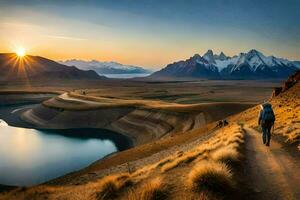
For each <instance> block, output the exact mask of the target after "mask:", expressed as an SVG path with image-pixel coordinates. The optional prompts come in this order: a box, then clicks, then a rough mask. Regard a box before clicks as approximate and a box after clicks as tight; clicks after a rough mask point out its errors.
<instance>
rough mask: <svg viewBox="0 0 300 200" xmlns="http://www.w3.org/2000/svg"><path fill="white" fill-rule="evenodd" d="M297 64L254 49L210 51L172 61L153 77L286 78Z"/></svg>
mask: <svg viewBox="0 0 300 200" xmlns="http://www.w3.org/2000/svg"><path fill="white" fill-rule="evenodd" d="M297 64H299V62H295V61H289V60H287V59H283V58H276V57H274V56H265V55H263V54H262V53H261V52H259V51H257V50H254V49H252V50H250V51H249V52H247V53H240V54H239V55H237V56H233V57H229V56H226V55H225V54H224V53H223V52H221V53H220V54H219V55H216V54H214V53H213V51H212V50H208V51H207V52H206V53H205V54H204V55H203V57H201V56H200V55H198V54H196V55H195V56H193V57H191V58H190V59H187V60H185V61H179V62H175V63H173V64H169V65H167V66H166V67H165V68H163V69H162V70H160V71H158V72H156V73H154V74H152V75H151V76H150V77H164V76H165V77H172V76H174V77H201V78H226V79H231V78H234V79H236V78H242V79H259V78H286V77H288V76H289V75H290V74H292V73H293V72H294V71H296V70H297V69H298V68H297Z"/></svg>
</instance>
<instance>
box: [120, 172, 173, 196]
mask: <svg viewBox="0 0 300 200" xmlns="http://www.w3.org/2000/svg"><path fill="white" fill-rule="evenodd" d="M168 195H169V188H168V186H167V184H166V183H165V182H164V180H163V178H161V177H156V178H154V179H152V180H150V181H148V182H146V183H144V184H142V185H141V186H140V187H139V188H137V189H136V190H130V191H128V194H127V197H126V198H125V199H127V200H163V199H167V197H168Z"/></svg>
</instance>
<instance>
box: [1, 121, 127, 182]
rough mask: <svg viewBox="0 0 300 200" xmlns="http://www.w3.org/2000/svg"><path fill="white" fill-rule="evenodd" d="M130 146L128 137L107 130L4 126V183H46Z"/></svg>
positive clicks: (2, 147)
mask: <svg viewBox="0 0 300 200" xmlns="http://www.w3.org/2000/svg"><path fill="white" fill-rule="evenodd" d="M2 123H3V122H2ZM118 140H121V141H118ZM126 148H128V141H126V138H124V136H121V135H119V134H117V133H113V132H110V131H106V130H99V129H68V130H35V129H26V128H16V127H10V126H0V184H5V185H18V186H28V185H33V184H38V183H42V182H45V181H47V180H50V179H53V178H56V177H59V176H61V175H64V174H67V173H69V172H72V171H75V170H79V169H81V168H84V167H86V166H88V165H89V164H91V163H92V162H94V161H96V160H98V159H101V158H103V157H104V156H106V155H108V154H111V153H113V152H116V151H119V150H123V149H126Z"/></svg>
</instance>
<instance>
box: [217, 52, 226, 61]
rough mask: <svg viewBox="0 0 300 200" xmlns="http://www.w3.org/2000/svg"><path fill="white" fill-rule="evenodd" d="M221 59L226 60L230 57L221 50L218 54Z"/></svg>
mask: <svg viewBox="0 0 300 200" xmlns="http://www.w3.org/2000/svg"><path fill="white" fill-rule="evenodd" d="M218 58H219V60H226V59H228V57H227V56H226V55H225V53H223V51H221V53H220V55H219V56H218Z"/></svg>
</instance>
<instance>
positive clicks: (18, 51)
mask: <svg viewBox="0 0 300 200" xmlns="http://www.w3.org/2000/svg"><path fill="white" fill-rule="evenodd" d="M16 54H17V55H18V56H19V57H24V56H25V55H26V51H25V49H24V48H23V47H20V48H18V49H17V51H16Z"/></svg>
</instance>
